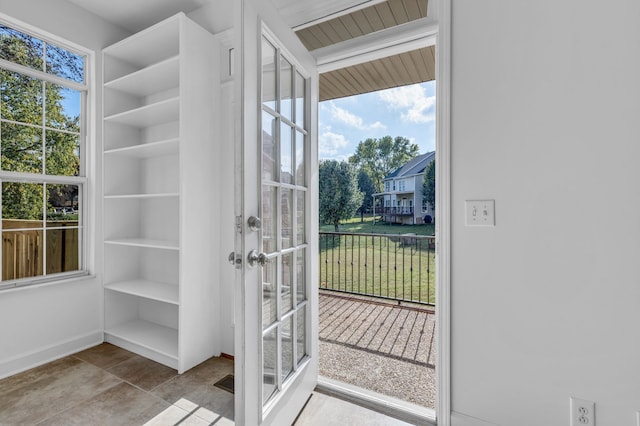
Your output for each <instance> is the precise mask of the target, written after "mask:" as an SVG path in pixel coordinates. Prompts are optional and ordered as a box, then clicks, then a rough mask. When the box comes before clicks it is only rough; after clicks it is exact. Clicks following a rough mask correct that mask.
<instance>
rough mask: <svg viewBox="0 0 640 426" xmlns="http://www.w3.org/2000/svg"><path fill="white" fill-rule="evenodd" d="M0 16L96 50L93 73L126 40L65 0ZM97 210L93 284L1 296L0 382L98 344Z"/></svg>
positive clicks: (95, 152) (20, 5)
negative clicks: (103, 52)
mask: <svg viewBox="0 0 640 426" xmlns="http://www.w3.org/2000/svg"><path fill="white" fill-rule="evenodd" d="M0 12H1V13H3V14H5V15H8V16H11V17H13V18H16V19H19V20H21V21H23V22H25V23H27V24H30V25H33V26H36V27H39V28H40V29H42V30H45V31H47V32H49V33H52V34H54V35H56V36H59V37H62V38H64V39H66V40H68V41H70V42H73V43H76V44H79V45H81V46H84V47H86V48H88V49H92V50H95V51H96V52H97V54H96V55H95V59H96V62H95V69H96V70H100V69H101V67H102V65H101V56H100V49H102V48H103V47H105V46H108V45H109V44H111V43H113V42H115V41H118V40H120V39H121V38H123V37H125V36H126V35H127V34H126V33H125V32H124V31H123V30H121V29H119V28H116V27H114V26H111V25H108V24H106V23H105V22H104V21H102V20H100V19H99V18H98V17H96V16H95V15H92V14H89V13H87V12H85V11H82V10H81V9H79V8H77V7H75V6H73V5H71V4H69V3H67V2H66V1H64V0H47V1H42V0H40V1H37V0H0ZM99 78H100V73H99V72H98V73H96V81H95V83H96V85H95V87H96V88H98V90H96V91H95V94H96V95H97V96H96V98H95V101H96V102H95V105H96V117H101V116H102V112H101V104H102V101H101V99H100V92H101V91H100V87H101V85H102V82H101V81H100V80H99ZM93 125H94V129H95V135H96V139H95V145H93V146H91V147H90V150H91V151H90V153H89V154H90V159H89V161H90V163H91V164H92V166H93V176H91V180H90V188H89V190H90V191H91V192H92V193H93V194H96V195H97V197H98V199H100V198H101V195H100V188H101V184H100V181H99V177H100V176H101V175H102V171H101V168H100V162H99V161H97V159H98V158H99V155H100V154H99V153H100V152H101V151H102V143H101V133H102V129H101V127H100V120H96V121H95V122H94V123H93ZM101 208H102V207H101V204H100V203H99V202H98V204H92V205H91V206H90V211H89V215H90V217H89V220H90V221H91V223H92V224H93V225H94V227H93V228H92V231H93V232H94V233H92V234H90V235H89V238H90V240H89V244H90V245H91V272H92V273H93V274H96V275H97V278H91V279H83V280H76V281H71V282H67V283H57V284H53V285H43V286H34V287H26V288H20V289H13V290H4V291H0V324H2V325H3V326H2V327H0V342H1V343H0V377H4V376H7V375H10V374H12V373H15V372H17V371H20V370H23V369H26V368H28V367H31V366H33V365H36V364H40V363H43V362H46V361H48V360H50V359H54V358H57V357H60V356H62V355H66V354H68V353H72V352H76V351H77V350H79V349H82V348H84V347H87V346H91V345H93V344H96V343H99V342H101V341H102V286H101V280H100V279H101V277H100V271H101V268H102V264H101V259H102V252H101V249H100V244H98V242H99V241H101V233H102V230H101V226H100V224H101V222H102V216H101V214H100V213H101Z"/></svg>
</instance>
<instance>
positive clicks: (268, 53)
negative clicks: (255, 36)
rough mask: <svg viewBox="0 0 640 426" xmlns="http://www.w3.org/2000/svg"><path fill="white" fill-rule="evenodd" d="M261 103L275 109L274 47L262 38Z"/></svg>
mask: <svg viewBox="0 0 640 426" xmlns="http://www.w3.org/2000/svg"><path fill="white" fill-rule="evenodd" d="M262 104H263V105H265V106H267V107H269V108H271V109H272V110H274V111H275V110H276V49H275V47H273V45H272V44H271V43H269V42H268V41H267V40H265V39H264V38H263V39H262Z"/></svg>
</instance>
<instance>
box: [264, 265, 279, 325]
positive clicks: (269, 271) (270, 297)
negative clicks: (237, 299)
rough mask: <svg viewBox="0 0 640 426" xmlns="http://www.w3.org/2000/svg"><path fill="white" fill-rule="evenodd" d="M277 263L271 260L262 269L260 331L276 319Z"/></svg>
mask: <svg viewBox="0 0 640 426" xmlns="http://www.w3.org/2000/svg"><path fill="white" fill-rule="evenodd" d="M277 285H278V263H277V262H276V261H275V259H271V261H270V262H267V263H266V264H265V265H264V266H263V267H262V329H265V328H267V327H268V326H270V325H271V324H273V323H274V322H275V321H276V320H277V319H278V296H277V292H276V288H277V287H276V286H277Z"/></svg>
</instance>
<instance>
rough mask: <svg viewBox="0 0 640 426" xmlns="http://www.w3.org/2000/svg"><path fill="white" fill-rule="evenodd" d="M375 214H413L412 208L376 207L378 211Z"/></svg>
mask: <svg viewBox="0 0 640 426" xmlns="http://www.w3.org/2000/svg"><path fill="white" fill-rule="evenodd" d="M376 213H378V214H397V215H405V214H406V215H412V214H413V207H408V206H407V207H401V206H398V207H382V208H380V207H378V209H377V210H376Z"/></svg>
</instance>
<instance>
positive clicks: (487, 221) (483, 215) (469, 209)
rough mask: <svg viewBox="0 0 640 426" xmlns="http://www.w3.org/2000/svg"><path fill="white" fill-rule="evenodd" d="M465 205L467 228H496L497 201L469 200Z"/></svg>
mask: <svg viewBox="0 0 640 426" xmlns="http://www.w3.org/2000/svg"><path fill="white" fill-rule="evenodd" d="M464 204H465V213H466V225H467V226H495V224H496V214H495V211H496V202H495V200H467V201H465V202H464Z"/></svg>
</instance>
